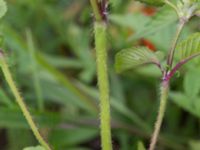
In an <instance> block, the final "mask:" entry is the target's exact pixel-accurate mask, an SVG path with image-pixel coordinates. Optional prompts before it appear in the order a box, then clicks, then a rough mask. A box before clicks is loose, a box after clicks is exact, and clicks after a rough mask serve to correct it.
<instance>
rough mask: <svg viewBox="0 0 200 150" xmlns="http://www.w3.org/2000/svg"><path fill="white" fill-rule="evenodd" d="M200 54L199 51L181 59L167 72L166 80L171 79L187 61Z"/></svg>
mask: <svg viewBox="0 0 200 150" xmlns="http://www.w3.org/2000/svg"><path fill="white" fill-rule="evenodd" d="M199 55H200V53H197V54H194V55H192V56H189V57H187V58H185V59H183V60H181V61H180V62H179V63H177V64H176V66H175V67H174V68H173V69H172V70H171V71H170V72H169V73H166V75H165V77H164V80H166V81H169V80H170V79H171V78H172V77H173V75H174V74H175V73H176V71H177V70H179V69H180V68H181V67H182V66H183V65H184V64H186V63H187V62H189V61H190V60H192V59H193V58H195V57H197V56H199Z"/></svg>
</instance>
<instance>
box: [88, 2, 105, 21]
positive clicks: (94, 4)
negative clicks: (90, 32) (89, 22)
mask: <svg viewBox="0 0 200 150" xmlns="http://www.w3.org/2000/svg"><path fill="white" fill-rule="evenodd" d="M97 1H98V0H90V4H91V6H92V9H93V13H94V16H95V19H96V21H101V20H102V17H101V13H100V12H99V7H98V4H97Z"/></svg>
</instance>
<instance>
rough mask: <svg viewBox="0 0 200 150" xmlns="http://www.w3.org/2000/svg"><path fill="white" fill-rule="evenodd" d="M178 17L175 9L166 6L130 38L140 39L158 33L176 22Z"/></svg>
mask: <svg viewBox="0 0 200 150" xmlns="http://www.w3.org/2000/svg"><path fill="white" fill-rule="evenodd" d="M177 19H178V17H177V15H176V13H175V11H174V10H173V9H171V8H170V7H168V6H164V7H162V8H161V9H160V10H159V11H158V12H157V13H156V14H155V15H154V16H153V17H152V19H151V20H150V21H148V22H147V23H146V25H145V26H144V28H143V29H141V30H139V31H138V32H136V34H135V35H133V36H132V37H130V40H132V39H139V38H141V37H146V36H149V35H151V34H153V33H156V32H158V31H160V30H162V29H164V28H166V27H167V26H169V25H171V24H172V23H174V22H175V21H176V20H177Z"/></svg>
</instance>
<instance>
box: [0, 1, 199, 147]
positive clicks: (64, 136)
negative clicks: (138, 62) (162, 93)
mask: <svg viewBox="0 0 200 150" xmlns="http://www.w3.org/2000/svg"><path fill="white" fill-rule="evenodd" d="M7 5H8V12H7V14H6V16H5V17H4V18H3V19H2V20H1V26H0V29H1V36H3V48H4V50H5V52H6V55H7V58H8V61H9V65H10V67H11V69H12V74H13V76H14V78H15V80H16V83H17V85H18V88H19V89H20V91H21V93H23V97H24V99H25V100H26V103H27V105H28V106H29V110H30V111H31V113H32V114H33V116H34V119H35V121H36V122H37V123H38V126H39V127H40V131H41V132H42V134H43V136H44V137H45V138H46V139H47V140H48V141H49V143H50V145H52V146H53V147H54V149H58V150H66V149H67V150H89V149H91V150H98V149H100V141H99V129H98V127H99V121H98V118H99V117H98V91H97V82H96V75H95V74H96V67H95V54H94V53H95V51H94V49H93V42H94V41H93V30H92V22H93V20H92V14H91V8H90V5H89V1H88V0H81V1H80V0H59V1H56V0H35V1H28V0H18V1H16V0H7ZM110 10H111V11H110V12H109V13H110V14H109V20H110V22H109V33H108V40H109V45H108V46H109V71H110V72H109V74H110V82H111V109H112V129H113V145H114V149H116V150H117V149H120V150H133V149H136V147H137V145H141V142H139V141H143V143H144V144H146V145H148V140H149V138H150V134H151V132H152V129H153V123H154V121H155V118H156V113H157V112H156V111H157V107H158V104H159V102H158V95H157V94H156V93H157V91H158V90H159V80H158V78H159V77H160V74H159V70H158V69H157V68H156V67H151V66H148V67H145V68H140V69H135V70H131V71H129V72H126V73H124V74H121V75H117V74H116V72H115V71H114V65H113V64H114V63H113V62H114V55H115V54H116V52H118V51H119V50H121V49H124V48H128V47H131V46H135V45H141V46H148V47H149V48H150V49H151V50H152V51H158V50H159V51H162V52H163V53H165V52H166V51H167V50H168V49H169V45H170V43H171V42H172V37H173V34H174V31H175V22H176V19H177V18H176V15H175V13H174V12H173V11H172V10H171V9H168V8H165V7H160V8H154V7H152V6H145V5H143V4H141V3H137V2H134V1H123V0H115V1H114V0H113V1H112V4H111V7H110ZM199 25H200V24H199V19H198V18H195V17H194V18H193V19H192V21H191V22H190V23H189V24H187V26H186V27H185V29H184V32H183V34H182V37H181V38H182V39H185V38H186V37H187V35H189V34H191V33H193V32H195V31H199V30H200V28H199ZM178 57H179V56H178V55H177V58H178ZM199 75H200V67H199V60H198V59H195V60H194V61H192V62H190V63H189V64H188V65H187V66H186V67H185V68H183V69H182V71H181V76H180V77H179V76H178V75H177V77H176V82H172V89H171V91H172V93H171V95H170V102H169V103H168V108H167V112H166V117H165V119H164V125H163V128H164V130H162V133H161V137H160V139H159V145H158V146H159V148H158V149H159V150H162V149H166V150H168V149H169V150H179V149H180V150H184V149H185V150H188V149H190V150H199V149H200V140H199V138H200V137H199V135H200V122H199V118H200V95H199V94H200V93H199V91H200V78H199ZM0 77H1V81H0V149H2V150H22V149H23V147H26V146H31V145H37V142H36V141H35V138H34V137H33V135H32V133H31V131H30V130H29V127H28V125H27V123H26V121H25V120H24V118H23V116H22V113H21V111H20V110H19V108H18V106H17V104H16V103H15V101H14V98H13V95H12V94H11V92H10V90H9V88H8V86H7V84H6V83H5V81H4V79H3V75H2V74H0ZM138 142H139V144H138Z"/></svg>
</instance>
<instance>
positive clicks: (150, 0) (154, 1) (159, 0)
mask: <svg viewBox="0 0 200 150" xmlns="http://www.w3.org/2000/svg"><path fill="white" fill-rule="evenodd" d="M138 1H140V2H143V3H146V4H149V5H154V6H160V5H162V4H163V0H138Z"/></svg>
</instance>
